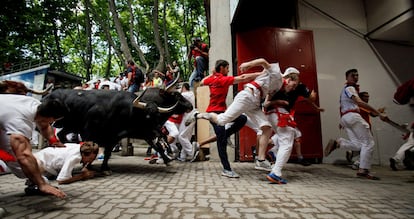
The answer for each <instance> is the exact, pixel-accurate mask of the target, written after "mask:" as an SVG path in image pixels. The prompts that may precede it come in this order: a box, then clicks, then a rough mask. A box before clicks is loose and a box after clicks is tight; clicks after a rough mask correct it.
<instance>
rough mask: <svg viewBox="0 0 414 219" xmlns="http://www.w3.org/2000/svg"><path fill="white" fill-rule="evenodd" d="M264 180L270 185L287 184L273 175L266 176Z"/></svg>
mask: <svg viewBox="0 0 414 219" xmlns="http://www.w3.org/2000/svg"><path fill="white" fill-rule="evenodd" d="M266 178H267V179H268V180H269V181H270V182H272V183H277V184H286V183H287V180H285V179H283V178H282V177H280V176H277V175H276V174H274V173H269V174H267V176H266Z"/></svg>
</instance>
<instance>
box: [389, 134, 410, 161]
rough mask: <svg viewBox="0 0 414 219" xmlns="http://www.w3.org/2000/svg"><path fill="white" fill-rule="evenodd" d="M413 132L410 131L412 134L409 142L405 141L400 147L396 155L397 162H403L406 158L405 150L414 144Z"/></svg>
mask: <svg viewBox="0 0 414 219" xmlns="http://www.w3.org/2000/svg"><path fill="white" fill-rule="evenodd" d="M413 137H414V136H413V132H411V133H410V136H409V137H408V139H407V142H405V143H404V144H403V145H401V147H400V148H399V149H398V151H397V152H396V153H395V155H394V157H393V158H394V160H395V161H397V162H402V161H403V160H404V159H405V151H406V150H408V149H410V148H411V147H413V146H414V138H413Z"/></svg>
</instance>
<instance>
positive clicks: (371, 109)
mask: <svg viewBox="0 0 414 219" xmlns="http://www.w3.org/2000/svg"><path fill="white" fill-rule="evenodd" d="M352 100H354V101H355V103H356V104H358V106H359V107H361V108H364V109H366V110H368V111H369V112H370V113H372V115H373V116H379V117H380V119H381V120H382V121H387V120H389V119H388V116H387V115H385V114H384V113H381V112H379V111H378V110H377V109H375V108H374V107H372V106H371V105H369V104H368V103H366V102H364V101H363V100H361V98H359V97H358V96H355V95H354V96H352Z"/></svg>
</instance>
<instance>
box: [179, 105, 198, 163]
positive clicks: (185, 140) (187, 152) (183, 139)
mask: <svg viewBox="0 0 414 219" xmlns="http://www.w3.org/2000/svg"><path fill="white" fill-rule="evenodd" d="M194 110H196V109H193V111H194ZM190 115H191V113H186V114H184V118H183V121H182V122H181V124H180V126H179V128H178V131H179V133H180V134H178V142H180V144H181V146H182V147H183V148H182V149H181V153H180V158H182V159H185V158H186V157H187V156H192V155H193V146H192V144H191V141H190V140H191V136H192V135H193V132H194V127H195V124H196V123H195V122H192V123H191V124H190V125H188V126H186V125H185V121H186V120H187V118H188V117H189V116H190Z"/></svg>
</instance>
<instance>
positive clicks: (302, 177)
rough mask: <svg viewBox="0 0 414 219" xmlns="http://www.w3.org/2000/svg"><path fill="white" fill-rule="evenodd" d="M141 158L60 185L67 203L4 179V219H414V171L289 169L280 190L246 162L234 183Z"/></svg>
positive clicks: (194, 168) (208, 168)
mask: <svg viewBox="0 0 414 219" xmlns="http://www.w3.org/2000/svg"><path fill="white" fill-rule="evenodd" d="M144 153H145V151H144V152H143V153H142V155H135V156H129V157H122V156H119V155H118V154H117V153H114V155H113V156H112V157H111V160H110V162H109V164H110V166H111V168H112V175H110V176H106V177H96V178H94V179H90V180H86V181H80V182H75V183H72V184H68V185H59V187H60V188H61V189H62V190H63V191H65V192H66V193H67V195H68V197H67V198H65V199H62V200H61V199H57V198H54V197H52V196H25V195H24V188H25V185H24V180H22V179H19V178H17V177H15V176H14V175H12V174H5V175H0V206H1V208H2V209H3V210H4V212H3V213H2V215H1V217H4V218H59V219H61V218H80V219H83V218H92V219H94V218H122V219H129V218H134V219H139V218H155V219H157V218H206V219H208V218H214V219H215V218H246V219H249V218H306V219H325V218H326V219H335V218H346V219H348V218H349V219H352V218H355V219H362V218H364V219H376V218H378V219H383V218H404V219H405V218H414V205H413V204H412V203H414V192H413V191H414V190H413V185H414V184H413V183H414V172H413V171H391V170H390V169H389V168H388V167H379V166H374V167H373V171H374V172H375V173H376V175H378V176H380V177H381V180H379V181H372V180H366V179H360V178H357V177H356V176H355V171H354V170H352V169H350V168H349V167H348V166H345V165H332V164H314V165H311V166H309V167H302V166H300V165H296V164H287V165H286V168H285V169H284V170H283V173H284V177H285V178H286V179H287V180H288V184H286V185H277V184H271V183H269V182H268V181H267V180H266V173H265V172H263V171H257V170H255V169H254V164H253V163H249V162H241V163H239V162H233V163H232V164H231V165H232V168H233V169H234V170H235V171H236V172H237V173H239V174H240V175H241V178H239V179H230V178H227V177H222V176H221V175H220V174H221V170H222V167H221V164H220V162H218V161H205V162H194V163H189V162H176V163H175V164H174V165H173V166H170V167H167V166H165V165H151V164H148V161H145V160H144V159H143V158H144V155H143V154H144ZM98 164H99V162H98ZM96 165H97V164H96ZM98 166H99V165H98ZM51 183H52V185H57V183H56V182H55V181H51Z"/></svg>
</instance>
